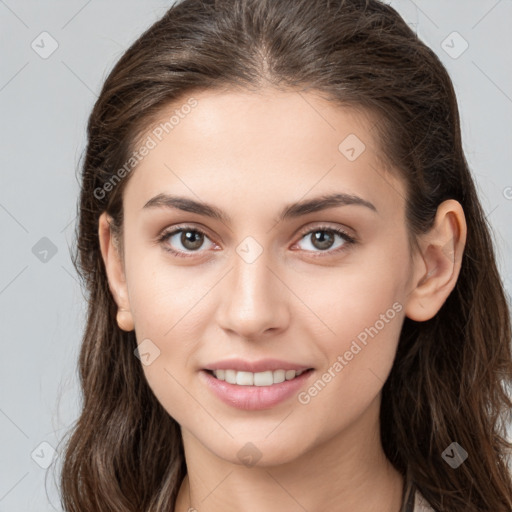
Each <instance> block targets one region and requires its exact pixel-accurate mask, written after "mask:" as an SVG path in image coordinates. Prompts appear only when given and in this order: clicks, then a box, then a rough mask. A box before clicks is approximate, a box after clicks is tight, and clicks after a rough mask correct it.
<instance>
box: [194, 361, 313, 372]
mask: <svg viewBox="0 0 512 512" xmlns="http://www.w3.org/2000/svg"><path fill="white" fill-rule="evenodd" d="M310 368H311V366H307V365H303V364H297V363H290V362H287V361H282V360H280V359H260V360H259V361H246V360H244V359H238V358H234V359H223V360H222V361H215V362H213V363H210V364H209V365H207V366H206V367H205V368H204V369H205V370H237V371H242V372H252V373H258V372H264V371H266V370H296V371H301V370H309V369H310Z"/></svg>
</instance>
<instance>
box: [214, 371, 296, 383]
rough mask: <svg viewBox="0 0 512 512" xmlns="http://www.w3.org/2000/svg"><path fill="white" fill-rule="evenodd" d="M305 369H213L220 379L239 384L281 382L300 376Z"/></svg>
mask: <svg viewBox="0 0 512 512" xmlns="http://www.w3.org/2000/svg"><path fill="white" fill-rule="evenodd" d="M304 371H305V370H302V371H297V372H296V371H295V370H274V371H271V370H268V371H266V372H258V373H252V372H239V371H236V370H213V374H214V375H215V377H217V379H219V380H225V381H226V382H228V383H229V384H238V385H239V386H271V385H272V384H279V383H280V382H284V381H285V380H291V379H294V378H295V377H298V376H299V375H301V374H302V373H304Z"/></svg>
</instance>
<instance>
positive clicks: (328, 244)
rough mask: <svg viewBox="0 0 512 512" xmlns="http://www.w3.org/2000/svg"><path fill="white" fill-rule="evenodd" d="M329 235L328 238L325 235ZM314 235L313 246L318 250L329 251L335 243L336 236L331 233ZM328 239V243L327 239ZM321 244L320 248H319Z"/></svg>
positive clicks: (318, 232) (317, 232) (323, 232)
mask: <svg viewBox="0 0 512 512" xmlns="http://www.w3.org/2000/svg"><path fill="white" fill-rule="evenodd" d="M326 233H327V236H325V234H326ZM312 235H313V245H314V246H315V247H316V248H317V249H329V248H330V247H331V246H332V244H333V242H334V235H333V234H332V233H331V232H330V231H315V232H314V233H312ZM326 238H327V239H328V240H327V242H326V240H325V239H326ZM317 243H319V246H317Z"/></svg>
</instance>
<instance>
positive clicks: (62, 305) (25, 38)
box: [0, 0, 512, 512]
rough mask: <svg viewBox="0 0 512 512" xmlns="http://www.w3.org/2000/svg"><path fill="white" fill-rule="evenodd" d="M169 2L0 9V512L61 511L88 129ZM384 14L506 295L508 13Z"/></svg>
mask: <svg viewBox="0 0 512 512" xmlns="http://www.w3.org/2000/svg"><path fill="white" fill-rule="evenodd" d="M171 3H172V2H171V1H169V0H168V1H164V0H151V1H148V0H146V1H144V2H143V1H142V0H139V1H133V0H132V1H127V0H123V1H113V0H108V1H106V0H102V1H99V0H89V1H85V0H72V1H66V2H62V1H55V0H48V1H46V2H36V1H29V0H5V1H4V0H0V38H1V39H0V43H1V46H0V47H1V48H2V58H1V62H0V118H1V120H2V122H1V133H0V144H1V151H0V176H1V181H0V184H1V186H0V233H1V243H2V250H1V252H0V258H1V265H0V326H1V343H2V355H3V357H2V358H1V359H0V379H1V386H0V434H1V443H0V512H7V511H8V512H22V511H23V512H30V511H37V512H41V511H51V510H61V508H60V505H59V499H58V494H57V488H56V486H55V482H54V475H56V471H53V472H52V467H53V466H50V470H48V471H47V470H45V469H44V467H41V466H45V465H48V463H49V462H50V461H52V457H53V461H54V463H55V462H57V458H58V453H54V454H53V453H52V450H53V448H56V447H57V444H58V442H59V440H60V439H61V437H62V435H63V433H64V432H65V431H66V429H67V428H68V427H69V425H70V424H71V423H72V422H73V421H74V420H75V419H76V418H77V415H78V407H79V404H80V395H79V388H78V381H77V373H76V364H77V357H78V350H79V345H80V341H81V333H82V329H83V326H84V318H85V301H84V299H83V296H82V292H81V290H80V289H79V286H78V281H77V277H76V275H75V272H74V269H73V266H72V264H71V260H70V247H71V246H72V244H73V234H74V231H73V230H74V225H75V214H76V201H77V197H78V190H79V188H78V182H77V179H76V172H77V169H78V166H79V163H80V158H81V156H82V153H83V151H84V147H85V127H86V122H87V117H88V115H89V112H90V110H91V108H92V106H93V103H94V101H95V100H96V97H97V94H98V92H99V90H100V87H101V85H102V83H103V81H104V79H105V78H106V76H107V74H108V72H109V71H110V70H111V69H112V67H113V65H114V63H115V62H116V61H117V60H118V59H119V57H120V56H121V55H122V53H123V52H124V50H126V49H127V48H128V46H129V45H130V44H131V43H132V42H133V41H134V40H135V39H136V38H137V37H138V36H139V35H140V34H141V33H142V32H143V31H144V29H146V28H147V27H148V26H150V25H151V24H152V23H153V22H154V21H156V20H157V19H158V18H160V17H161V16H162V15H163V14H164V12H165V11H166V10H167V8H168V7H169V6H170V5H171ZM391 4H392V5H393V6H394V7H395V8H397V9H398V11H400V12H401V13H402V15H403V16H404V17H405V19H406V20H407V22H408V23H410V24H411V25H412V26H413V27H414V29H415V30H417V32H418V34H419V36H420V37H421V38H422V39H423V40H424V41H425V42H426V43H427V44H428V45H429V46H430V47H431V48H433V50H434V51H435V52H436V53H437V54H438V55H439V56H440V58H441V60H442V61H443V63H444V64H445V65H446V66H447V68H448V70H449V72H450V75H451V77H452V79H453V82H454V85H455V88H456V91H457V94H458V99H459V105H460V110H461V116H462V131H463V140H464V146H465V150H466V155H467V159H468V161H469V164H470V166H471V168H472V170H473V173H474V175H475V178H476V181H477V185H478V187H479V191H480V197H481V201H482V203H483V205H484V208H485V211H486V212H487V217H488V219H489V221H490V223H491V225H492V227H493V230H494V236H495V240H496V245H497V250H498V260H499V265H500V269H501V272H502V276H503V279H504V280H505V283H506V287H507V290H508V293H509V294H510V293H511V292H512V258H511V254H512V246H511V242H510V240H511V238H512V236H511V235H512V223H511V222H510V219H511V213H512V173H511V171H510V162H511V161H512V145H511V144H510V141H511V140H512V139H511V135H512V122H511V121H512V99H511V98H512V84H511V73H512V54H511V52H510V48H511V47H512V31H511V30H510V24H511V21H512V1H510V0H500V1H496V0H458V1H450V2H447V1H446V0H428V1H427V0H416V2H413V1H412V0H396V1H393V2H391ZM42 32H47V33H49V34H50V35H49V36H48V35H43V36H41V35H40V34H41V33H42ZM453 32H457V33H458V34H453ZM54 41H56V43H55V42H54ZM443 41H444V42H443ZM466 42H467V45H468V47H467V49H465V46H466ZM52 44H54V45H55V44H58V48H57V49H56V50H55V51H54V53H52V54H51V55H49V56H47V55H45V54H44V52H49V51H50V50H51V49H52ZM33 46H34V48H33ZM36 49H37V51H36ZM464 49H465V51H463V50H464ZM43 56H46V57H47V58H43ZM45 251H46V252H45ZM41 443H44V444H41ZM46 476H47V481H46V487H45V477H46Z"/></svg>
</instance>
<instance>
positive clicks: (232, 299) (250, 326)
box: [219, 237, 287, 338]
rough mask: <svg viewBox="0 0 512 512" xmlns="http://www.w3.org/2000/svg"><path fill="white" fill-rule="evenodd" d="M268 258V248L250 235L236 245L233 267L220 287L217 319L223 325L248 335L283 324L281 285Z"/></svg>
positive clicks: (284, 319) (284, 309)
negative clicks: (220, 293)
mask: <svg viewBox="0 0 512 512" xmlns="http://www.w3.org/2000/svg"><path fill="white" fill-rule="evenodd" d="M270 260H271V255H270V251H267V250H264V248H263V247H262V246H261V245H260V244H259V243H258V242H256V241H255V240H254V239H251V237H247V239H245V240H244V241H242V243H240V244H239V246H238V247H237V248H236V254H235V255H234V258H233V268H232V271H231V272H230V275H229V277H228V278H227V279H226V280H225V283H224V287H223V289H222V298H221V303H222V306H221V307H220V308H219V323H220V325H221V326H222V327H223V328H225V329H228V330H231V331H235V332H238V334H240V335H241V336H244V337H248V338H249V337H254V336H257V335H258V334H261V333H263V332H264V331H266V330H267V329H271V328H281V327H283V325H284V322H285V321H286V314H285V313H286V310H287V307H286V304H285V296H284V294H283V288H284V287H283V284H282V283H281V282H280V280H279V279H277V278H276V277H275V276H274V273H273V272H272V271H271V270H270V268H269V267H272V263H271V261H270ZM274 272H275V271H274Z"/></svg>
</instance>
